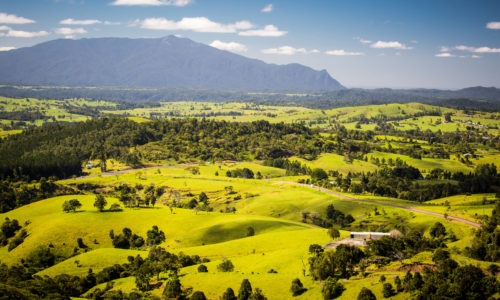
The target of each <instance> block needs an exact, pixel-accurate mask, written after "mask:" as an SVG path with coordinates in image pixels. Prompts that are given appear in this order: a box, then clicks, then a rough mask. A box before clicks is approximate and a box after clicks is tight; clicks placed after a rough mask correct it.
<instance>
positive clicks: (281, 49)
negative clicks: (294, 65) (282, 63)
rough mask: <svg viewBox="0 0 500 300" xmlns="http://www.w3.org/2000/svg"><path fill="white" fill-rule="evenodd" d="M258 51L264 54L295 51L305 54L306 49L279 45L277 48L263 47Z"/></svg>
mask: <svg viewBox="0 0 500 300" xmlns="http://www.w3.org/2000/svg"><path fill="white" fill-rule="evenodd" d="M260 52H262V53H264V54H279V55H294V54H297V53H302V54H306V53H307V50H306V49H304V48H298V49H297V48H294V47H291V46H281V47H279V48H269V49H263V50H261V51H260Z"/></svg>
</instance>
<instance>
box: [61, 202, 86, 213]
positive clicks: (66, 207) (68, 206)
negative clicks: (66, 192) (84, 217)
mask: <svg viewBox="0 0 500 300" xmlns="http://www.w3.org/2000/svg"><path fill="white" fill-rule="evenodd" d="M80 207H82V204H81V203H80V201H78V199H71V200H66V201H64V202H63V204H62V209H63V211H64V212H76V210H77V209H79V208H80Z"/></svg>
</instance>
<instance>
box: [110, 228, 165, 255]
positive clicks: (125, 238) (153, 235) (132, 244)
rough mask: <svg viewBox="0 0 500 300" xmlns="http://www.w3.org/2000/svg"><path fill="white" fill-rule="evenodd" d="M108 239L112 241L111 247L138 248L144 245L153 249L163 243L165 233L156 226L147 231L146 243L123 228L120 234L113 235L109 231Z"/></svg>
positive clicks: (111, 231) (112, 232)
mask: <svg viewBox="0 0 500 300" xmlns="http://www.w3.org/2000/svg"><path fill="white" fill-rule="evenodd" d="M109 237H110V238H111V240H112V241H113V247H115V248H121V249H130V248H140V247H142V246H144V245H147V246H150V247H154V246H156V245H159V244H161V243H163V242H164V241H165V233H164V232H163V231H162V230H159V229H158V226H156V225H154V226H153V227H152V228H151V229H150V230H148V231H147V233H146V237H147V238H146V241H144V238H143V237H141V236H139V235H137V234H135V233H133V232H132V230H130V229H129V228H127V227H125V228H123V229H122V233H120V234H115V232H114V231H113V230H110V231H109Z"/></svg>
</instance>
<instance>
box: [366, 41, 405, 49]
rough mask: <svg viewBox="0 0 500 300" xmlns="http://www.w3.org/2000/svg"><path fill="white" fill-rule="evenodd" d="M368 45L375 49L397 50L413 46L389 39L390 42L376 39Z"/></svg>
mask: <svg viewBox="0 0 500 300" xmlns="http://www.w3.org/2000/svg"><path fill="white" fill-rule="evenodd" d="M370 47H371V48H377V49H386V48H392V49H399V50H411V49H413V47H408V46H406V45H405V44H402V43H400V42H398V41H390V42H384V41H377V42H376V43H373V44H371V45H370Z"/></svg>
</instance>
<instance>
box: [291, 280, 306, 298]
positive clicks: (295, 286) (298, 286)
mask: <svg viewBox="0 0 500 300" xmlns="http://www.w3.org/2000/svg"><path fill="white" fill-rule="evenodd" d="M305 291H306V289H305V288H304V286H303V285H302V282H300V279H298V278H295V279H294V280H292V286H291V287H290V292H292V295H294V296H298V295H301V294H302V293H304V292H305Z"/></svg>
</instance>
